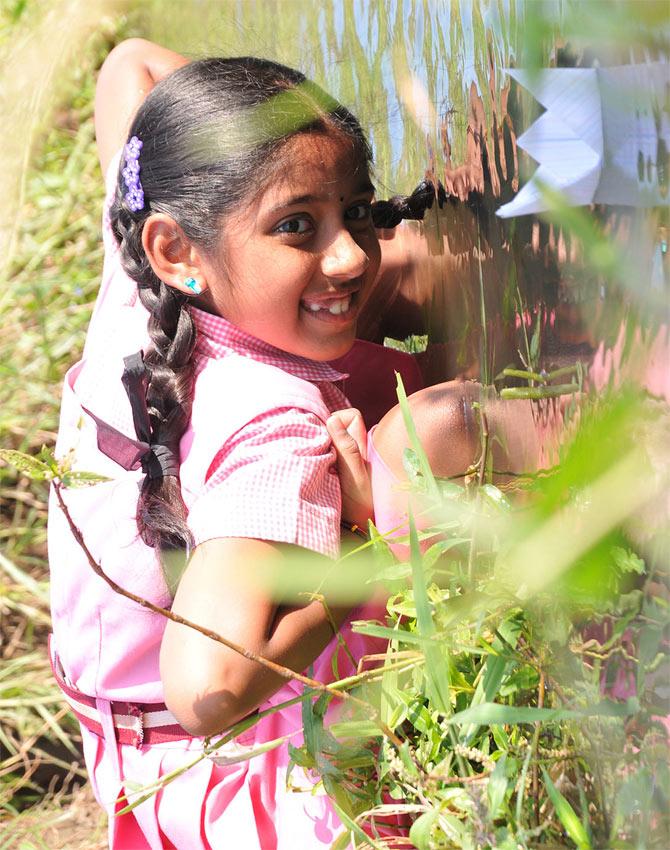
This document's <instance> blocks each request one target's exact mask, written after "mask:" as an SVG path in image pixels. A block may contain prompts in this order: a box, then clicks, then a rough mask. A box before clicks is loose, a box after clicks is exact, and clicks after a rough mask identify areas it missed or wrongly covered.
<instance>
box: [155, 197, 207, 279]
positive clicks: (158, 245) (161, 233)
mask: <svg viewBox="0 0 670 850" xmlns="http://www.w3.org/2000/svg"><path fill="white" fill-rule="evenodd" d="M142 247H143V248H144V253H145V254H146V255H147V259H148V260H149V263H150V265H151V268H152V269H153V271H154V274H155V275H156V276H157V277H158V278H160V280H162V281H163V283H166V284H167V285H168V286H172V287H174V289H178V290H179V291H180V292H183V293H184V295H200V294H202V293H203V292H204V291H205V289H207V280H206V279H205V273H204V269H203V263H202V257H201V255H200V253H199V251H198V249H197V248H196V247H195V246H194V245H193V243H192V242H191V241H190V240H189V239H187V237H186V235H185V234H184V231H183V230H182V229H181V227H180V226H179V225H178V224H177V222H176V221H175V220H174V219H173V218H171V217H170V216H169V215H166V214H165V213H154V214H153V215H150V216H149V218H148V219H147V220H146V222H145V224H144V228H143V230H142Z"/></svg>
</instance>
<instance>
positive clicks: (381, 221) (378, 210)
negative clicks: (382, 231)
mask: <svg viewBox="0 0 670 850" xmlns="http://www.w3.org/2000/svg"><path fill="white" fill-rule="evenodd" d="M436 195H437V203H438V205H439V206H440V209H441V208H442V207H443V206H444V202H445V201H446V200H447V193H446V191H445V188H444V186H443V185H442V184H441V183H440V181H439V180H438V181H437V190H436V188H435V184H434V183H433V182H432V181H431V180H422V181H421V183H419V185H418V186H417V187H416V189H415V190H414V191H413V192H412V194H411V195H396V196H395V197H393V198H390V199H389V200H388V201H377V202H376V203H374V204H373V205H372V222H373V224H374V226H375V227H378V228H384V227H397V226H398V225H399V224H400V222H401V221H402V220H403V219H409V220H411V221H421V220H422V219H423V217H424V215H425V212H426V210H429V209H431V207H432V206H433V202H434V200H435V196H436Z"/></svg>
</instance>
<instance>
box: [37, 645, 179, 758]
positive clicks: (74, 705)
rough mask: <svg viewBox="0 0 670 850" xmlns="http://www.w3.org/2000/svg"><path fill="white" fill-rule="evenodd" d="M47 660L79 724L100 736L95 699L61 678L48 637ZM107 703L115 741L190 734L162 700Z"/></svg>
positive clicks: (159, 740) (168, 738)
mask: <svg viewBox="0 0 670 850" xmlns="http://www.w3.org/2000/svg"><path fill="white" fill-rule="evenodd" d="M49 659H50V661H51V670H52V671H53V675H54V678H55V680H56V682H57V683H58V686H59V688H60V689H61V691H62V692H63V695H64V697H65V699H66V700H67V702H68V704H69V706H70V708H71V709H72V711H73V712H74V713H75V715H76V716H77V719H78V720H79V722H80V723H81V725H82V726H85V727H86V729H89V730H90V731H91V732H94V733H95V734H96V735H98V736H99V737H101V738H104V731H103V727H102V722H101V719H100V711H99V709H98V705H97V701H96V698H95V697H89V696H87V695H86V694H82V693H81V691H78V690H77V689H76V688H74V687H73V686H72V685H71V684H69V683H68V682H66V681H65V676H64V673H63V668H62V667H61V664H60V661H59V659H58V656H57V655H56V653H55V651H54V650H53V649H52V647H51V637H49ZM109 705H110V708H111V712H112V718H113V721H114V730H115V733H116V739H117V741H118V742H119V744H132V745H133V746H135V747H141V746H142V745H143V744H162V743H164V742H166V741H183V740H184V738H192V737H193V735H191V734H190V733H189V732H187V731H186V729H184V728H183V727H182V726H180V725H179V723H177V719H176V718H175V716H174V715H173V714H172V712H171V711H170V710H169V709H168V707H167V706H166V705H165V704H164V703H162V702H148V703H145V702H117V701H110V702H109Z"/></svg>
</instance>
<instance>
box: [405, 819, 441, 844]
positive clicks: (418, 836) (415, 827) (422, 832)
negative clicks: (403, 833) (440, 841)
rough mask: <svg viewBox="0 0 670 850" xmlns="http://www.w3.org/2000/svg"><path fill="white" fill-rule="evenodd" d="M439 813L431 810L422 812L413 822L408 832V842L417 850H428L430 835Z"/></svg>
mask: <svg viewBox="0 0 670 850" xmlns="http://www.w3.org/2000/svg"><path fill="white" fill-rule="evenodd" d="M438 817H439V812H438V811H437V809H431V810H430V811H428V812H424V813H423V814H422V815H419V817H418V818H417V819H416V820H415V821H414V823H413V824H412V828H411V829H410V831H409V840H410V841H411V842H412V844H413V845H414V846H415V847H416V848H417V850H430V834H431V832H432V830H433V827H434V826H435V823H436V822H437V819H438Z"/></svg>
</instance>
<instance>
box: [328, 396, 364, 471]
mask: <svg viewBox="0 0 670 850" xmlns="http://www.w3.org/2000/svg"><path fill="white" fill-rule="evenodd" d="M326 428H327V429H328V433H329V434H330V438H331V439H332V441H333V443H334V444H335V449H336V450H337V451H338V452H341V453H343V454H346V455H353V454H356V453H358V454H360V456H361V458H362V460H363V461H367V459H368V432H367V429H366V427H365V422H363V417H362V415H361V412H360V411H359V410H356V408H355V407H348V408H346V409H344V410H337V411H336V412H335V413H333V414H332V416H330V417H329V418H328V421H327V422H326ZM352 441H353V442H352Z"/></svg>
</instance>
